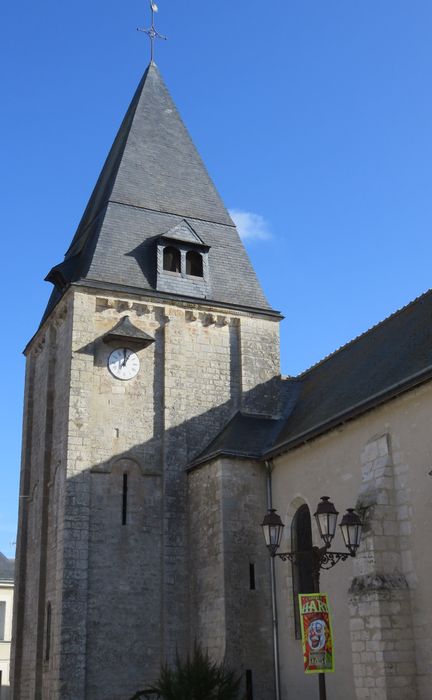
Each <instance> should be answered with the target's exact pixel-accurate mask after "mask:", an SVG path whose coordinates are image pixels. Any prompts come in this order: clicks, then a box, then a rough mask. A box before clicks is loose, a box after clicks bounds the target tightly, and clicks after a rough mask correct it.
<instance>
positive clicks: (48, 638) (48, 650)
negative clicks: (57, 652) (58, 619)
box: [45, 603, 51, 661]
mask: <svg viewBox="0 0 432 700" xmlns="http://www.w3.org/2000/svg"><path fill="white" fill-rule="evenodd" d="M50 653H51V603H48V604H47V609H46V639H45V661H49V658H50Z"/></svg>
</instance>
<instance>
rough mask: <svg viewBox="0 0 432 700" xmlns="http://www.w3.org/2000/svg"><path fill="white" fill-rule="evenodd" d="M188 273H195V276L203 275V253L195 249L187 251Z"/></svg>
mask: <svg viewBox="0 0 432 700" xmlns="http://www.w3.org/2000/svg"><path fill="white" fill-rule="evenodd" d="M186 274H187V275H194V277H202V276H203V261H202V255H200V254H199V253H197V252H196V251H195V250H190V251H189V252H188V253H186Z"/></svg>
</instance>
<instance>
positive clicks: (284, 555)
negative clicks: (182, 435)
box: [261, 496, 362, 700]
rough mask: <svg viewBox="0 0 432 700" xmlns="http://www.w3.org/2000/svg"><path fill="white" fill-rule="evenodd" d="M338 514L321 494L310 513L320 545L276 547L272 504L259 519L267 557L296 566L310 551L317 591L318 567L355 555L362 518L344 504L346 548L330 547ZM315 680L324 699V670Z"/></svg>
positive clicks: (278, 529)
mask: <svg viewBox="0 0 432 700" xmlns="http://www.w3.org/2000/svg"><path fill="white" fill-rule="evenodd" d="M338 515H339V513H338V511H337V510H336V508H335V507H334V504H333V503H332V502H331V501H330V498H329V496H322V497H321V501H320V502H319V503H318V506H317V509H316V512H315V513H314V516H315V520H316V523H317V526H318V531H319V534H320V537H321V539H322V540H323V542H324V546H323V547H316V546H315V547H312V550H309V551H294V552H278V551H277V550H278V549H279V547H280V543H281V541H282V534H283V529H284V527H285V526H284V524H283V522H282V520H281V518H280V516H279V515H278V514H277V512H276V509H275V508H270V509H269V511H268V513H267V515H266V516H265V517H264V520H263V521H262V523H261V527H262V529H263V534H264V539H265V543H266V545H267V549H268V550H269V552H270V556H271V557H273V558H274V557H280V559H282V561H290V562H292V563H293V564H295V565H297V566H298V564H299V561H301V559H302V558H306V557H311V555H312V572H313V580H314V589H315V590H314V592H315V593H319V581H320V572H321V570H322V569H324V570H326V569H332V568H333V567H334V566H335V565H336V564H337V563H338V562H340V561H345V560H346V559H348V557H355V556H356V553H357V550H358V548H359V546H360V538H361V531H362V521H361V519H360V516H359V515H358V514H357V513H356V512H355V510H354V508H348V509H347V512H346V513H345V515H344V516H343V518H342V522H341V524H340V529H341V532H342V537H343V539H344V543H345V546H346V548H347V550H348V551H347V552H332V551H330V547H331V543H332V540H333V538H334V536H335V534H336V527H337V520H338ZM318 680H319V698H320V700H326V687H325V674H324V673H320V674H319V677H318Z"/></svg>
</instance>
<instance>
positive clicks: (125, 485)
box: [122, 474, 128, 525]
mask: <svg viewBox="0 0 432 700" xmlns="http://www.w3.org/2000/svg"><path fill="white" fill-rule="evenodd" d="M127 508H128V475H127V474H123V494H122V525H126V524H127Z"/></svg>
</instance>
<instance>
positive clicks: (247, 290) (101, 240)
mask: <svg viewBox="0 0 432 700" xmlns="http://www.w3.org/2000/svg"><path fill="white" fill-rule="evenodd" d="M185 221H186V223H187V224H188V225H189V226H190V227H191V228H192V229H193V230H194V231H195V232H196V234H197V236H198V237H199V238H200V239H201V240H202V241H203V242H204V244H205V245H206V246H207V247H208V250H209V255H208V260H209V262H208V275H209V285H208V287H207V290H206V294H205V296H206V297H207V300H212V301H215V302H219V303H225V302H229V303H231V304H234V305H239V306H246V307H250V308H256V309H263V310H264V309H265V310H268V311H270V307H269V305H268V302H267V301H266V299H265V297H264V295H263V292H262V290H261V287H260V285H259V283H258V280H257V278H256V275H255V272H254V270H253V268H252V266H251V264H250V261H249V258H248V256H247V254H246V251H245V249H244V247H243V244H242V242H241V241H240V238H239V236H238V233H237V231H236V228H235V226H234V223H233V221H232V219H231V217H230V215H229V214H228V212H227V210H226V208H225V206H224V204H223V202H222V200H221V198H220V196H219V194H218V192H217V191H216V189H215V187H214V185H213V182H212V181H211V179H210V177H209V175H208V173H207V170H206V168H205V166H204V163H203V162H202V160H201V158H200V156H199V154H198V152H197V150H196V148H195V146H194V144H193V143H192V140H191V138H190V136H189V134H188V132H187V130H186V128H185V126H184V124H183V122H182V120H181V117H180V115H179V113H178V111H177V109H176V107H175V105H174V103H173V101H172V99H171V97H170V95H169V93H168V90H167V88H166V86H165V84H164V82H163V80H162V78H161V76H160V73H159V71H158V68H157V67H156V65H155V64H154V63H150V65H149V66H148V68H147V70H146V72H145V73H144V76H143V78H142V80H141V82H140V84H139V86H138V89H137V91H136V93H135V95H134V97H133V99H132V102H131V104H130V106H129V109H128V111H127V113H126V115H125V117H124V119H123V122H122V124H121V127H120V129H119V131H118V134H117V136H116V138H115V140H114V143H113V145H112V147H111V150H110V152H109V154H108V157H107V160H106V162H105V164H104V166H103V168H102V171H101V174H100V176H99V179H98V181H97V183H96V186H95V188H94V190H93V193H92V195H91V197H90V200H89V202H88V204H87V207H86V209H85V211H84V214H83V217H82V219H81V222H80V224H79V226H78V229H77V231H76V234H75V236H74V238H73V240H72V243H71V245H70V247H69V249H68V251H67V253H66V256H65V260H64V261H63V263H60V264H59V265H56V266H55V267H54V268H52V270H51V271H50V273H49V274H48V275H47V278H46V279H47V280H48V281H50V282H52V283H53V284H54V285H55V290H54V292H53V295H52V298H51V300H50V303H49V305H48V309H47V312H46V313H49V311H50V310H51V308H52V307H53V305H54V304H55V303H56V302H57V300H58V299H59V298H60V297H61V295H62V294H63V292H64V290H65V289H66V288H67V287H68V286H69V284H71V283H74V284H85V285H87V286H96V287H104V288H106V289H111V288H115V289H117V290H118V289H120V288H127V289H128V290H130V291H134V290H136V291H138V292H140V293H146V292H153V293H154V292H156V293H157V290H158V285H157V254H156V248H157V241H158V239H159V238H160V237H161V236H163V235H164V234H166V233H167V232H168V231H170V230H172V229H173V228H174V227H175V226H176V225H177V224H180V223H181V222H185ZM159 289H161V288H159ZM191 289H192V288H187V287H186V286H185V287H184V290H183V289H182V288H178V289H177V294H176V295H177V296H182V295H183V294H184V295H185V296H189V297H190V296H194V292H193V290H192V291H191ZM160 294H161V295H162V296H165V297H166V296H167V292H166V291H164V292H160ZM168 296H169V295H168ZM198 296H199V295H198ZM201 296H203V295H201ZM45 317H46V314H45Z"/></svg>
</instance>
